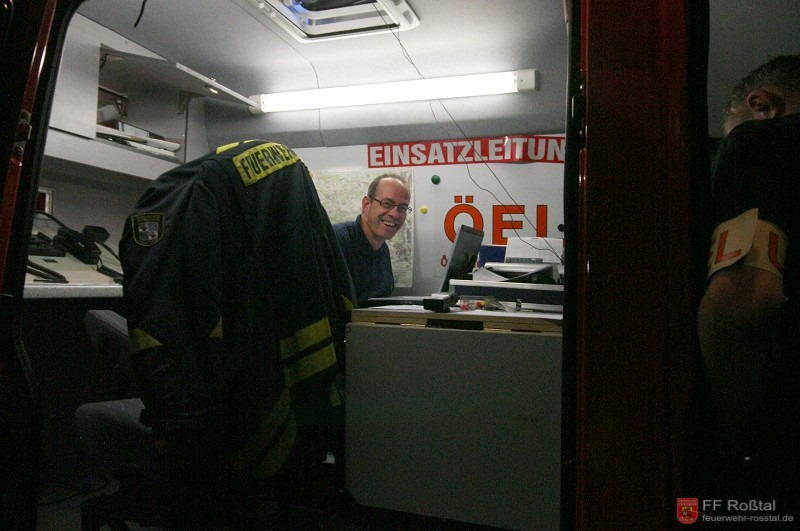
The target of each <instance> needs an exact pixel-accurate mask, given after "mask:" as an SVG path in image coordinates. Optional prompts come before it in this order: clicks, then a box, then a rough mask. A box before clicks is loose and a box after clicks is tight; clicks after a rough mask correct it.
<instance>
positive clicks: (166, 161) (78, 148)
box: [45, 15, 254, 179]
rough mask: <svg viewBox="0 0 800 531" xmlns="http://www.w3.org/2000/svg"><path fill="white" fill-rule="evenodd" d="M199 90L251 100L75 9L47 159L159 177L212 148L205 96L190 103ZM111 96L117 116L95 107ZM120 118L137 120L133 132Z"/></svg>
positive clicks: (128, 121)
mask: <svg viewBox="0 0 800 531" xmlns="http://www.w3.org/2000/svg"><path fill="white" fill-rule="evenodd" d="M212 91H213V92H212ZM199 97H214V98H222V99H225V100H227V101H234V102H237V103H241V104H242V105H244V106H247V105H251V104H253V102H251V101H250V100H249V99H248V98H246V97H244V96H241V95H239V94H237V93H235V92H234V91H232V90H230V89H228V88H226V87H224V86H222V85H220V84H219V83H217V82H216V81H215V80H213V79H210V78H208V77H205V76H203V75H202V74H200V73H197V72H194V71H193V70H191V69H189V68H187V67H185V66H183V65H181V64H179V63H175V62H171V61H168V60H165V59H163V58H161V57H158V56H156V55H155V54H153V53H152V52H150V51H149V50H147V49H145V48H143V47H141V46H139V45H137V44H135V43H133V42H131V41H129V40H127V39H125V38H123V37H121V36H120V35H118V34H116V33H114V32H112V31H110V30H108V29H107V28H105V27H103V26H100V25H99V24H96V23H95V22H93V21H91V20H89V19H87V18H85V17H82V16H80V15H76V16H75V17H73V20H72V22H71V23H70V27H69V30H68V33H67V39H66V42H65V45H64V52H63V54H62V58H61V65H60V68H59V74H58V79H57V82H56V88H55V93H54V96H53V107H52V111H51V118H50V130H49V133H48V140H47V144H46V146H45V157H46V164H45V167H46V168H47V167H59V168H60V169H61V171H62V172H63V168H62V167H63V164H61V163H62V162H68V163H73V164H78V165H81V166H87V167H89V168H96V169H97V170H99V171H100V172H112V173H120V174H123V175H130V176H134V177H141V178H145V179H155V178H156V177H158V176H159V175H160V174H161V173H163V172H164V171H167V170H168V169H170V168H172V167H174V166H175V165H177V164H179V163H181V162H183V161H185V160H189V159H191V158H194V157H196V156H199V155H201V154H203V153H205V152H207V151H208V149H209V146H208V145H207V141H206V139H205V127H204V124H203V121H204V118H203V112H202V111H203V109H202V104H191V105H190V103H191V102H192V101H194V100H195V99H197V98H199ZM109 98H110V99H113V100H114V103H116V102H120V103H121V104H120V105H117V109H118V110H119V111H121V112H119V113H117V115H115V116H111V119H112V123H108V122H106V120H107V119H108V118H109V117H108V116H99V114H100V113H99V112H98V108H99V107H106V109H108V108H109ZM253 105H254V104H253ZM111 107H112V108H113V107H114V105H113V104H112V105H111ZM98 121H101V122H103V124H104V125H105V126H109V125H110V129H109V130H103V133H109V134H103V135H101V136H100V137H98ZM118 122H124V123H126V124H129V125H130V126H133V127H135V128H136V129H135V130H134V134H133V135H131V133H130V131H129V132H127V133H126V132H123V131H120V132H119V133H117V132H116V131H117V130H118V128H117V127H116V124H117V123H118ZM140 130H145V131H149V132H152V133H156V134H157V135H158V136H160V137H162V138H164V139H166V140H168V141H169V143H170V144H172V147H177V149H174V150H173V149H172V147H170V148H169V149H160V148H161V147H163V146H162V145H161V144H159V143H158V142H151V141H147V142H143V141H142V139H143V138H144V136H146V135H142V134H141V133H140ZM131 136H132V137H131ZM108 138H113V139H115V140H116V141H112V140H109V139H108ZM151 144H154V145H151Z"/></svg>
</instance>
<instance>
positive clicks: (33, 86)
mask: <svg viewBox="0 0 800 531" xmlns="http://www.w3.org/2000/svg"><path fill="white" fill-rule="evenodd" d="M76 5H77V2H76V1H74V0H64V1H61V2H58V1H57V0H28V1H16V2H15V1H13V0H7V1H5V2H3V5H2V9H3V11H2V17H0V19H2V22H3V27H2V28H1V29H0V31H1V32H2V41H0V44H2V56H1V57H0V78H2V79H3V81H4V91H3V94H2V98H0V163H2V164H3V165H4V166H5V168H6V170H5V173H4V174H2V178H0V193H2V196H0V528H3V529H35V527H36V513H37V492H38V477H39V460H40V448H41V444H40V438H41V434H40V415H39V408H38V393H37V389H36V382H35V379H34V377H33V374H32V371H31V368H30V364H29V362H28V358H27V354H26V352H25V347H24V345H23V343H22V338H21V337H20V314H21V311H22V305H21V299H22V292H23V285H24V279H25V269H26V268H25V264H26V259H27V247H28V241H29V238H30V231H31V223H32V205H33V201H34V198H35V195H36V183H37V178H38V166H39V164H40V161H41V157H42V153H43V151H44V149H43V146H44V139H45V135H46V130H47V122H48V118H49V100H50V96H51V94H52V87H53V84H54V83H55V77H56V73H57V65H58V63H57V60H58V57H59V54H60V47H61V43H62V41H63V35H64V30H65V24H64V21H65V20H67V15H68V14H70V13H71V12H72V11H74V8H75V6H76Z"/></svg>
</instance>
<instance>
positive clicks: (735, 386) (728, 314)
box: [698, 265, 785, 455]
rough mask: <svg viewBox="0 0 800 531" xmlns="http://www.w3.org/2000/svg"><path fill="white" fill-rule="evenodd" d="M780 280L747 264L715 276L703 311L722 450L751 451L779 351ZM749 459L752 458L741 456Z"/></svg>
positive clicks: (703, 335) (714, 414) (703, 342)
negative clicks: (749, 442) (751, 439)
mask: <svg viewBox="0 0 800 531" xmlns="http://www.w3.org/2000/svg"><path fill="white" fill-rule="evenodd" d="M784 300H785V298H784V295H783V281H782V279H781V278H780V277H778V276H776V275H774V274H772V273H769V272H767V271H764V270H762V269H758V268H755V267H750V266H746V265H735V266H732V267H728V268H726V269H723V270H721V271H719V272H717V273H716V274H714V275H713V276H712V277H711V279H710V281H709V283H708V287H707V289H706V292H705V294H704V296H703V299H702V300H701V302H700V307H699V309H698V333H699V338H700V346H701V349H702V357H703V363H704V366H705V369H706V376H707V380H708V384H709V392H710V404H711V412H710V413H711V415H712V421H713V422H714V423H715V424H716V429H717V430H718V434H719V437H720V443H721V449H723V450H727V451H736V452H737V453H738V452H740V451H748V448H747V444H746V441H747V440H748V439H749V437H748V433H749V432H750V431H752V430H753V429H754V426H755V425H756V423H757V420H758V416H759V411H760V409H761V407H760V400H761V398H762V397H763V395H764V392H765V391H766V390H767V389H768V387H769V381H770V378H771V377H772V376H773V375H774V371H775V366H776V360H777V358H778V355H779V350H778V349H777V348H776V347H777V346H778V341H779V337H778V336H779V332H780V329H781V327H780V321H781V313H782V312H781V308H782V305H783V302H784ZM741 455H748V454H741Z"/></svg>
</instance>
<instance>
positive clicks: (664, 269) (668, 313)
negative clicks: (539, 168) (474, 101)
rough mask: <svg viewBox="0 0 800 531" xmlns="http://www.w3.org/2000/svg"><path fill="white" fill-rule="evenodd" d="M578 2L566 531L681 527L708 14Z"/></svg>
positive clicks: (661, 0)
mask: <svg viewBox="0 0 800 531" xmlns="http://www.w3.org/2000/svg"><path fill="white" fill-rule="evenodd" d="M576 1H577V0H576ZM575 7H576V6H573V9H572V13H573V15H574V16H577V17H579V18H578V19H577V22H579V35H580V44H579V47H578V48H579V49H577V50H573V52H574V53H577V54H579V57H580V60H579V64H578V65H573V75H577V76H578V79H577V80H571V82H570V85H571V86H570V95H571V105H569V107H570V108H571V109H572V107H573V106H574V105H578V106H579V107H580V108H581V109H580V110H582V111H583V113H581V112H574V113H573V112H572V110H570V111H568V117H569V120H570V121H571V124H570V122H569V121H568V135H569V132H570V128H572V131H571V138H570V136H568V145H569V144H570V142H573V143H577V144H578V147H577V148H575V147H573V150H572V156H573V157H575V159H576V160H573V161H572V162H568V163H567V165H566V174H565V179H566V180H565V213H567V221H566V222H567V224H568V225H569V224H570V223H572V226H571V227H569V226H568V232H567V234H565V239H566V247H567V249H568V253H567V266H566V267H567V272H568V275H567V283H568V285H567V291H568V294H567V301H568V304H567V307H566V308H565V331H564V335H565V341H564V345H565V351H564V358H565V361H564V368H565V380H564V384H565V400H564V406H565V407H564V414H565V420H564V422H565V424H564V430H563V432H564V438H565V442H564V462H565V467H564V469H565V470H564V490H562V501H563V508H564V512H563V513H562V514H563V518H562V527H563V528H565V529H569V528H576V529H627V528H636V529H669V528H671V527H676V528H677V527H679V526H680V524H679V523H678V522H677V519H676V517H675V514H676V498H677V497H684V496H686V497H689V496H690V495H691V492H683V489H684V488H685V487H684V472H685V470H686V466H687V459H688V458H689V456H690V445H691V437H692V429H693V427H692V419H693V402H692V397H693V393H694V391H695V386H696V382H697V378H698V373H697V369H696V367H697V359H698V356H697V346H696V333H695V308H696V303H697V299H698V297H699V291H700V286H701V282H700V281H699V274H698V271H699V270H700V269H701V267H702V263H703V259H702V252H700V251H699V249H700V247H701V245H702V244H701V236H700V234H701V223H700V217H699V205H698V198H699V197H702V195H701V194H702V188H703V187H704V186H705V184H706V182H707V168H708V152H707V149H706V147H705V146H706V145H707V119H706V117H705V115H706V110H705V96H706V86H705V84H706V77H705V65H706V63H707V59H706V56H707V38H708V27H707V20H708V6H707V3H706V2H702V1H700V2H695V1H692V0H684V1H682V2H681V1H677V0H656V1H653V2H640V1H635V0H626V1H617V2H608V1H603V0H581V1H580V5H579V9H578V10H577V12H576V9H575ZM575 23H576V20H573V21H572V27H573V30H574V29H575V25H576V24H575ZM703 43H706V44H705V45H704V44H703ZM573 61H574V58H573ZM581 86H582V87H583V89H582V94H580V92H581V90H580V89H579V87H581ZM576 120H577V121H578V122H579V124H578V125H576V124H575V122H576ZM569 150H570V148H569V147H568V152H569ZM704 176H705V177H704ZM570 216H572V218H570ZM570 273H571V274H572V277H571V278H572V281H571V282H570ZM570 284H571V285H570ZM570 300H571V301H572V303H573V304H574V306H572V307H570V305H569V301H570Z"/></svg>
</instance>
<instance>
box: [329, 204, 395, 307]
mask: <svg viewBox="0 0 800 531" xmlns="http://www.w3.org/2000/svg"><path fill="white" fill-rule="evenodd" d="M333 232H334V234H335V235H336V239H337V240H338V241H339V247H341V249H342V254H344V259H345V262H347V268H348V269H349V270H350V276H351V277H352V279H353V286H355V289H356V299H358V305H359V306H360V307H362V308H363V307H366V306H367V300H368V299H370V298H372V297H388V296H389V295H391V294H392V290H393V289H394V274H393V273H392V261H391V256H390V255H389V246H388V245H386V242H384V243H383V245H381V246H380V247H379V248H378V250H377V251H376V250H374V249H373V248H372V245H370V243H369V240H367V236H366V235H365V234H364V230H363V229H362V228H361V215H360V214H359V215H358V217H356V219H355V221H343V222H341V223H337V224H335V225H334V226H333Z"/></svg>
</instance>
